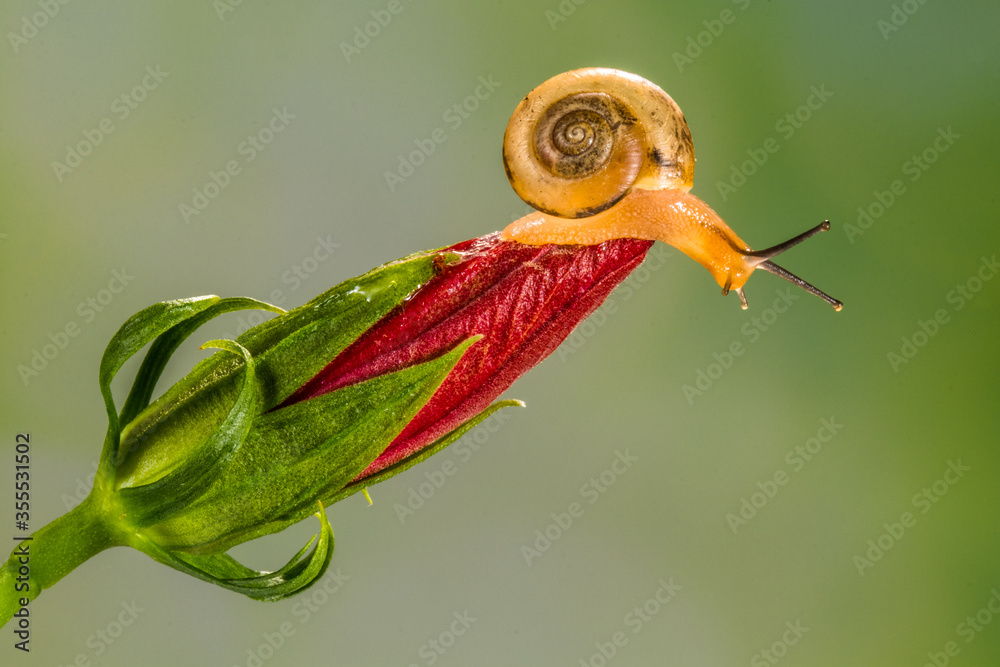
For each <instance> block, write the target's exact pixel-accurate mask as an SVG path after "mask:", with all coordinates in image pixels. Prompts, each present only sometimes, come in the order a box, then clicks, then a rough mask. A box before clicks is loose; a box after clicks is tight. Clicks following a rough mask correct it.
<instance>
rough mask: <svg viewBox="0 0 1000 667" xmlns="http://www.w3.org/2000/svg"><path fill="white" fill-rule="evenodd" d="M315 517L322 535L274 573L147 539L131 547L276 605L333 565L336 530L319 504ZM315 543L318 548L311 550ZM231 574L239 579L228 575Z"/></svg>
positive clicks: (233, 589)
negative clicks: (178, 549)
mask: <svg viewBox="0 0 1000 667" xmlns="http://www.w3.org/2000/svg"><path fill="white" fill-rule="evenodd" d="M315 516H316V518H318V519H319V521H320V532H319V534H318V535H314V536H313V537H312V538H311V539H310V540H309V541H308V542H307V543H306V545H305V546H304V547H302V548H301V549H300V550H299V551H298V553H296V554H295V555H294V556H292V558H291V560H289V561H288V562H287V563H286V564H285V565H284V567H282V568H281V569H280V570H277V571H275V572H258V571H256V570H251V569H250V568H248V567H246V566H244V565H242V564H240V563H239V562H238V561H237V560H236V559H234V558H232V557H231V556H228V555H225V554H216V555H209V556H201V555H192V554H185V553H179V552H173V551H169V550H167V549H164V548H163V547H161V546H160V545H158V544H156V543H155V542H153V541H151V540H148V539H139V540H137V541H136V542H134V543H133V544H132V546H133V547H134V548H136V549H138V550H139V551H142V552H143V553H145V554H146V555H148V556H149V557H151V558H153V559H154V560H156V561H158V562H160V563H163V564H164V565H169V566H170V567H172V568H174V569H175V570H179V571H180V572H183V573H185V574H189V575H191V576H192V577H197V578H198V579H201V580H202V581H207V582H208V583H210V584H215V585H216V586H220V587H222V588H225V589H226V590H229V591H233V592H234V593H241V594H242V595H246V596H247V597H249V598H252V599H254V600H260V601H264V602H274V601H277V600H283V599H285V598H287V597H290V596H292V595H294V594H296V593H299V592H301V591H303V590H305V589H306V588H309V586H311V585H313V584H314V583H315V582H316V581H317V580H318V579H319V578H320V577H322V576H323V574H324V573H325V572H326V569H327V567H329V565H330V560H331V559H332V558H333V548H334V537H333V528H332V527H331V526H330V521H329V520H328V519H327V517H326V512H325V511H324V510H323V505H322V504H319V511H318V512H316V513H315ZM317 537H318V538H319V539H318V540H317ZM314 542H315V547H313V549H312V551H309V548H310V547H311V546H312V545H313V543H314ZM307 552H308V553H307ZM232 574H236V575H238V576H229V575H232Z"/></svg>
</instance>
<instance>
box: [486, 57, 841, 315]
mask: <svg viewBox="0 0 1000 667" xmlns="http://www.w3.org/2000/svg"><path fill="white" fill-rule="evenodd" d="M503 158H504V168H505V169H506V171H507V177H508V179H510V183H511V185H512V186H513V187H514V190H515V191H516V192H517V194H518V195H519V196H520V197H521V198H522V199H523V200H524V201H525V202H527V203H528V204H529V205H531V206H532V207H533V208H535V209H537V210H538V212H537V213H531V214H529V215H527V216H525V217H523V218H521V219H519V220H516V221H514V222H513V223H511V224H510V225H509V226H508V227H507V228H506V229H504V230H503V232H502V233H501V237H502V238H504V239H505V240H510V241H516V242H518V243H525V244H529V245H543V244H547V243H555V244H563V245H567V244H584V245H592V244H596V243H601V242H603V241H608V240H610V239H615V238H638V239H648V240H660V241H663V242H665V243H668V244H670V245H672V246H674V247H676V248H678V249H679V250H681V251H682V252H684V253H685V254H686V255H688V256H689V257H691V258H692V259H694V260H695V261H697V262H698V263H700V264H701V265H702V266H704V267H705V268H707V269H708V270H709V272H711V274H712V275H713V276H714V277H715V280H716V281H717V282H718V283H719V285H721V286H722V293H723V294H727V293H728V292H729V290H731V289H732V290H735V291H736V293H737V294H738V295H739V297H740V302H741V305H742V306H743V308H746V307H747V301H746V297H745V296H744V294H743V285H744V283H746V281H747V279H748V278H749V277H750V274H751V273H753V271H754V269H758V268H760V269H764V270H765V271H768V272H770V273H774V274H776V275H778V276H781V277H782V278H785V279H786V280H789V281H791V282H794V283H795V284H797V285H799V286H801V287H803V288H805V289H806V290H808V291H809V292H811V293H813V294H816V295H817V296H819V297H820V298H822V299H824V300H825V301H827V302H828V303H830V304H831V305H832V306H833V307H834V308H835V309H836V310H840V309H841V308H842V307H843V304H842V303H841V302H840V301H837V300H836V299H834V298H832V297H830V296H829V295H827V294H824V293H823V292H821V291H820V290H818V289H816V288H815V287H813V286H812V285H810V284H809V283H807V282H805V281H804V280H802V279H801V278H798V277H797V276H795V275H793V274H791V273H789V272H788V271H786V270H785V269H783V268H781V267H779V266H778V265H776V264H774V263H773V262H772V261H770V260H771V258H772V257H774V256H775V255H777V254H779V253H781V252H784V251H785V250H787V249H788V248H790V247H792V246H794V245H797V244H798V243H801V242H802V241H804V240H805V239H807V238H809V237H810V236H813V235H814V234H817V233H818V232H821V231H825V230H827V229H829V228H830V223H829V222H827V221H824V222H823V223H821V224H820V225H818V226H816V227H814V228H813V229H811V230H809V231H808V232H805V233H804V234H801V235H799V236H797V237H795V238H793V239H791V240H789V241H786V242H785V243H782V244H780V245H777V246H774V247H773V248H768V249H767V250H762V251H758V252H754V251H753V250H751V249H750V247H749V246H748V245H747V244H746V243H744V242H743V240H742V239H740V237H739V236H737V235H736V233H735V232H734V231H733V230H732V229H730V228H729V226H728V225H727V224H726V223H725V222H723V221H722V219H721V218H719V216H718V215H717V214H716V213H715V211H713V210H712V209H711V208H710V207H709V206H708V204H706V203H705V202H703V201H701V200H700V199H698V198H697V197H695V196H694V195H692V194H690V192H689V190H690V189H691V186H692V185H693V183H694V144H693V142H692V140H691V131H690V129H689V128H688V124H687V121H685V120H684V114H682V113H681V110H680V108H679V107H678V106H677V104H676V103H675V102H674V101H673V100H672V99H671V98H670V96H669V95H667V94H666V93H665V92H663V90H661V89H660V88H659V87H658V86H656V85H655V84H653V83H651V82H649V81H647V80H645V79H643V78H641V77H639V76H636V75H634V74H629V73H627V72H622V71H619V70H613V69H603V68H590V69H579V70H573V71H571V72H566V73H564V74H560V75H558V76H556V77H553V78H551V79H549V80H548V81H546V82H545V83H543V84H542V85H540V86H538V87H537V88H535V89H534V90H533V91H531V92H530V93H528V96H527V97H525V98H524V100H522V101H521V103H520V104H519V105H518V106H517V109H515V110H514V114H513V116H512V117H511V119H510V123H509V124H508V125H507V132H506V134H505V135H504V149H503Z"/></svg>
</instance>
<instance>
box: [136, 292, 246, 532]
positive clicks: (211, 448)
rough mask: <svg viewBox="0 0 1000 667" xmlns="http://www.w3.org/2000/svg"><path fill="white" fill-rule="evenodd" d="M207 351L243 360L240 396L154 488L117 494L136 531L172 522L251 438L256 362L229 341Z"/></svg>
mask: <svg viewBox="0 0 1000 667" xmlns="http://www.w3.org/2000/svg"><path fill="white" fill-rule="evenodd" d="M205 312H208V311H205ZM208 347H214V348H219V349H222V350H226V351H228V352H231V353H233V354H235V355H238V356H242V357H243V362H244V369H243V374H242V375H243V382H242V383H241V387H240V391H239V394H238V395H237V397H236V401H235V402H234V403H233V406H232V407H231V408H230V410H229V413H228V414H227V415H226V418H225V420H223V422H222V424H221V425H220V426H219V428H218V429H216V430H215V432H214V433H212V435H210V436H209V437H208V439H207V440H206V441H205V442H204V443H203V444H202V445H200V446H199V447H197V448H196V449H195V450H194V451H192V452H191V453H190V454H188V456H186V457H184V459H183V461H182V462H181V463H180V465H178V466H177V467H176V468H174V469H173V470H171V471H170V472H169V473H167V474H166V475H165V476H163V477H161V478H159V479H157V480H155V481H153V482H150V483H148V484H144V485H142V486H136V487H130V488H123V489H120V490H119V492H118V497H119V499H120V502H121V505H122V507H123V509H124V510H125V512H126V514H127V516H126V517H125V518H126V520H127V521H128V522H129V523H130V524H131V525H133V526H135V527H137V528H141V527H145V526H148V525H150V524H153V523H158V522H160V521H164V520H166V519H168V518H170V517H171V516H173V515H174V514H175V513H177V512H178V511H182V510H184V509H185V508H186V507H187V506H188V505H190V504H191V502H193V501H194V500H195V499H196V498H198V496H200V495H201V494H203V493H204V492H205V491H206V490H207V489H208V488H209V486H210V485H211V484H212V482H214V481H215V480H216V479H217V478H218V477H219V476H220V475H222V474H223V473H224V472H225V471H226V469H227V468H228V462H229V459H231V458H232V457H233V455H234V453H235V452H236V451H237V450H238V449H239V447H240V446H241V445H242V444H243V442H244V441H245V440H246V437H247V434H248V433H249V432H250V427H251V425H252V424H253V420H254V416H255V415H256V398H257V390H256V388H257V383H256V382H255V374H254V365H255V362H254V360H253V357H251V356H250V352H249V351H248V350H247V349H246V348H245V347H243V346H242V345H240V344H239V343H237V342H235V341H231V340H213V341H209V342H207V343H205V344H204V345H202V348H203V349H204V348H208Z"/></svg>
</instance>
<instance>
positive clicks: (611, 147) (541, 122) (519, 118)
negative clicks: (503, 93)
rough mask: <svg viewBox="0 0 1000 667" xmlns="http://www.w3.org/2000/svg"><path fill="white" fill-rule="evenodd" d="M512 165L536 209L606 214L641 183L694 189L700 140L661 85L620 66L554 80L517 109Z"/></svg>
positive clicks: (508, 154) (510, 144)
mask: <svg viewBox="0 0 1000 667" xmlns="http://www.w3.org/2000/svg"><path fill="white" fill-rule="evenodd" d="M503 161H504V168H505V169H506V170H507V178H509V179H510V183H511V185H512V186H513V187H514V190H515V191H516V192H517V194H518V195H519V196H520V197H521V199H523V200H524V201H525V202H527V203H528V204H530V205H531V206H532V207H534V208H536V209H538V210H539V211H543V212H545V213H549V214H550V215H555V216H558V217H561V218H582V217H587V216H591V215H594V214H595V213H599V212H601V211H603V210H605V209H607V208H609V207H611V206H613V205H614V204H616V203H617V202H619V201H621V199H622V198H623V197H625V195H627V194H628V193H629V192H631V191H632V190H633V189H635V188H643V189H648V190H661V189H680V190H682V191H684V192H686V191H688V190H690V189H691V186H692V184H693V182H694V143H693V142H692V140H691V130H690V129H689V128H688V124H687V121H685V120H684V114H683V113H681V110H680V108H679V107H678V106H677V104H676V103H675V102H674V101H673V100H672V99H671V98H670V96H669V95H667V94H666V93H665V92H663V90H661V89H660V88H659V87H658V86H656V85H655V84H653V83H651V82H649V81H647V80H646V79H643V78H642V77H640V76H636V75H635V74H629V73H628V72H622V71H620V70H615V69H606V68H589V69H578V70H573V71H571V72H566V73H564V74H560V75H558V76H556V77H553V78H551V79H549V80H548V81H546V82H545V83H543V84H542V85H540V86H538V87H537V88H535V89H534V90H533V91H531V92H530V93H528V96H527V97H525V98H524V99H523V100H522V101H521V103H520V104H519V105H518V106H517V109H515V110H514V114H513V116H512V117H511V119H510V123H509V124H508V125H507V132H506V134H505V135H504V142H503Z"/></svg>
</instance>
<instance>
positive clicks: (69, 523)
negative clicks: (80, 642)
mask: <svg viewBox="0 0 1000 667" xmlns="http://www.w3.org/2000/svg"><path fill="white" fill-rule="evenodd" d="M92 497H93V496H90V497H88V498H87V499H86V500H84V501H83V502H82V503H81V504H80V505H78V506H77V507H75V508H73V509H72V510H70V511H69V512H68V513H67V514H64V515H62V516H61V517H59V518H58V519H56V520H55V521H53V522H52V523H50V524H48V525H47V526H45V527H43V528H42V529H40V530H38V531H37V532H35V533H34V534H33V535H32V536H31V539H27V540H22V541H19V542H18V543H17V546H15V547H14V551H13V552H12V553H11V555H10V558H9V559H8V560H7V562H6V563H4V564H3V565H2V566H0V626H3V625H4V624H5V623H7V621H9V620H10V619H11V618H12V617H13V616H14V614H15V612H17V611H18V610H19V609H20V608H21V606H22V605H21V600H22V599H27V600H34V599H35V598H36V597H38V594H39V593H41V592H42V589H45V588H50V587H51V586H53V585H55V583H56V582H57V581H59V580H60V579H62V578H63V577H65V576H66V575H67V574H69V573H70V572H71V571H73V570H74V569H75V568H76V567H77V566H78V565H81V564H82V563H83V562H84V561H86V560H88V559H89V558H90V557H91V556H94V555H96V554H98V553H100V552H101V551H104V550H105V549H107V548H108V547H113V546H118V545H120V544H122V543H123V542H122V539H121V537H122V536H121V535H119V534H118V531H115V530H114V529H113V528H111V527H110V526H109V525H108V523H107V520H106V518H105V517H106V514H105V512H104V511H102V509H101V508H100V506H99V504H98V503H95V502H92ZM24 550H27V556H26V557H25V554H24ZM24 560H27V564H26V565H27V568H29V570H28V572H29V573H28V574H27V576H25V572H24V571H23V570H21V569H20V568H22V567H24V566H25V563H24V562H23V561H24ZM25 588H26V590H22V589H25Z"/></svg>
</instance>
